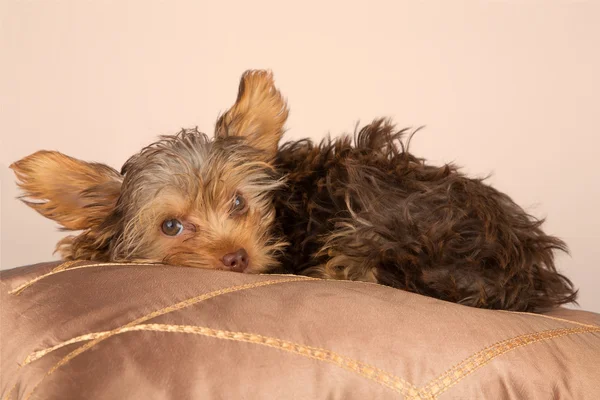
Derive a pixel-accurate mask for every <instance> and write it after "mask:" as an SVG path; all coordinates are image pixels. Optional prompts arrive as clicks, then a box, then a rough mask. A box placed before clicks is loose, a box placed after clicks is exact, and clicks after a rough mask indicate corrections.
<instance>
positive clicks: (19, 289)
mask: <svg viewBox="0 0 600 400" xmlns="http://www.w3.org/2000/svg"><path fill="white" fill-rule="evenodd" d="M75 262H76V261H75ZM69 263H71V264H72V263H74V262H71V261H67V262H66V263H63V264H61V265H59V266H58V267H56V268H54V269H53V270H52V271H50V272H48V273H45V274H43V275H40V276H37V277H35V278H33V279H31V280H29V281H27V282H25V283H23V284H22V285H20V286H18V287H16V288H15V289H13V290H11V291H10V292H8V294H14V295H16V296H18V295H19V294H21V292H22V291H23V290H25V289H27V288H28V287H29V286H31V285H33V284H34V283H36V282H38V281H40V280H42V279H44V278H47V277H49V276H51V275H55V274H58V273H60V272H64V271H72V270H74V269H81V268H91V267H115V266H125V265H141V266H146V267H147V266H155V265H160V264H136V263H107V264H86V265H77V266H75V267H72V268H69V266H70V265H71V264H69ZM65 264H68V265H66V266H65V267H64V268H63V266H64V265H65Z"/></svg>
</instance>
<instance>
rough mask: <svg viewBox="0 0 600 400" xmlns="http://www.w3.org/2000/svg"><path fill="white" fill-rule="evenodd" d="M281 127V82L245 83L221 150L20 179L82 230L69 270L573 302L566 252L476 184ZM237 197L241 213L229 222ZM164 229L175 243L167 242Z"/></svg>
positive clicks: (222, 132) (538, 305)
mask: <svg viewBox="0 0 600 400" xmlns="http://www.w3.org/2000/svg"><path fill="white" fill-rule="evenodd" d="M287 115H288V109H287V106H286V102H285V100H284V99H283V97H282V96H281V94H280V93H279V91H278V90H277V89H276V88H275V86H274V82H273V78H272V75H271V74H270V73H268V72H265V71H248V72H246V73H245V74H244V75H243V77H242V80H241V83H240V90H239V93H238V98H237V100H236V103H235V105H234V106H233V107H232V108H231V109H229V110H228V111H227V112H226V113H225V114H224V115H223V116H221V117H220V118H219V119H218V121H217V124H216V128H215V137H214V138H213V139H210V138H208V136H206V135H204V134H202V133H200V132H198V131H197V130H195V129H192V130H183V131H182V132H180V133H179V134H178V135H175V136H165V137H163V138H162V139H161V140H160V141H158V142H156V143H154V144H152V145H150V146H148V147H147V148H145V149H143V150H142V151H141V152H140V153H138V154H137V155H135V156H133V157H132V158H130V159H129V160H128V161H127V162H126V163H125V165H124V167H123V169H122V171H121V173H118V172H117V171H116V170H114V169H112V168H110V167H108V166H105V165H102V164H96V163H86V162H84V161H80V160H76V159H73V158H71V157H68V156H65V155H63V154H60V153H57V152H47V151H43V152H38V153H35V154H33V155H31V156H28V157H26V158H24V159H22V160H20V161H17V162H16V163H14V164H13V165H12V166H11V168H13V169H14V170H15V173H16V175H17V177H18V179H19V185H20V187H21V188H22V190H23V191H24V195H23V199H24V201H26V203H27V204H28V205H29V206H31V207H32V208H34V209H35V210H36V211H38V212H40V213H41V214H42V215H44V216H46V217H48V218H51V219H54V220H55V221H57V222H58V223H60V224H61V225H62V226H63V228H64V229H66V230H82V232H81V233H79V234H78V235H73V236H69V237H67V238H65V239H63V240H62V241H61V242H60V243H59V245H58V250H59V251H60V253H61V255H62V256H63V258H65V259H89V260H98V261H146V262H165V263H171V264H179V265H187V266H193V267H202V268H220V269H227V267H226V266H225V267H224V261H223V262H222V260H223V255H224V254H225V253H228V252H231V251H235V249H237V248H244V249H246V250H247V252H248V255H249V259H250V263H249V266H248V268H247V269H246V270H245V272H247V273H260V272H288V273H296V274H303V275H311V276H317V277H322V278H330V279H349V280H360V281H370V282H377V283H381V284H384V285H388V286H392V287H395V288H399V289H404V290H408V291H411V292H415V293H420V294H424V295H427V296H432V297H436V298H439V299H442V300H447V301H452V302H456V303H460V304H464V305H468V306H474V307H483V308H494V309H506V310H519V311H539V310H542V309H545V308H550V307H554V306H557V305H560V304H564V303H569V302H573V301H575V299H576V295H577V291H575V290H574V288H573V285H572V283H571V282H570V281H569V280H568V279H567V278H566V277H564V276H563V275H561V274H559V273H558V272H557V270H556V267H555V264H554V251H556V250H563V251H566V245H565V243H563V242H562V241H561V240H559V239H558V238H555V237H553V236H549V235H546V234H545V233H544V232H543V231H542V230H541V225H542V222H543V221H541V220H537V219H535V218H534V217H532V216H530V215H528V214H527V213H525V212H524V211H523V210H522V209H521V208H520V207H519V206H518V205H516V204H515V203H514V202H513V201H512V200H511V199H510V198H509V197H508V196H507V195H506V194H503V193H501V192H499V191H497V190H496V189H494V188H492V187H490V186H488V185H486V184H485V183H484V182H483V181H482V180H481V179H472V178H468V177H466V176H464V175H463V174H461V173H460V172H459V170H458V168H457V167H455V166H454V165H450V164H449V165H444V166H442V167H436V166H431V165H428V164H426V163H425V161H424V160H422V159H419V158H417V157H415V156H414V155H412V154H411V153H409V151H408V149H407V148H406V147H407V146H408V144H406V145H405V143H404V141H403V140H404V135H405V134H406V133H408V131H407V130H400V131H396V130H395V129H394V127H393V125H392V124H391V123H390V122H389V121H387V120H376V121H374V122H373V123H371V124H369V125H367V126H366V127H364V128H362V129H361V130H360V131H359V132H358V133H356V134H355V135H354V137H350V136H348V135H346V136H342V137H340V138H337V139H333V140H332V139H327V140H324V141H322V142H321V143H320V144H318V145H317V144H314V143H312V142H311V141H310V140H301V141H296V142H289V143H286V144H284V145H282V146H280V147H278V143H279V140H280V138H281V136H282V135H283V132H284V124H285V121H286V118H287ZM406 142H407V143H408V142H410V139H408V140H406ZM283 177H285V181H286V184H284V183H283V182H284V181H283ZM240 193H241V194H243V197H244V198H245V199H246V202H247V205H248V206H247V210H246V211H245V212H244V213H243V214H239V213H232V211H231V204H232V200H233V199H234V198H235V197H236V196H238V195H239V194H240ZM169 218H178V219H179V220H181V222H182V223H183V226H184V227H185V229H184V230H183V232H182V234H181V235H179V236H176V237H167V236H165V235H164V234H161V230H160V226H161V224H162V222H163V221H165V220H166V219H169ZM286 246H287V247H286ZM284 249H285V251H282V250H284Z"/></svg>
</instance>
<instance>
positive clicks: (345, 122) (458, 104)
mask: <svg viewBox="0 0 600 400" xmlns="http://www.w3.org/2000/svg"><path fill="white" fill-rule="evenodd" d="M599 20H600V2H594V1H574V0H573V1H566V0H565V1H550V0H544V1H526V2H525V1H520V0H514V1H509V0H507V1H453V2H449V1H448V2H445V1H429V2H427V1H423V2H401V1H368V2H364V1H363V2H349V1H328V2H327V1H313V0H311V1H303V2H296V3H292V2H283V1H262V0H258V1H238V2H226V1H211V2H208V1H146V0H144V1H123V0H119V1H94V2H92V1H57V0H55V1H43V0H38V1H6V0H0V23H1V24H0V68H1V74H0V80H1V88H0V96H1V103H0V113H1V118H0V135H1V143H0V172H1V178H2V186H1V201H2V204H1V213H0V215H1V218H2V229H1V232H0V234H1V236H0V237H1V239H0V240H1V256H0V257H1V266H2V268H12V267H16V266H20V265H24V264H31V263H34V262H39V261H46V260H50V259H53V258H54V256H53V255H52V252H53V250H54V246H55V244H56V242H57V241H58V240H59V239H60V238H61V237H63V236H64V235H65V234H64V233H61V232H59V231H58V230H57V225H56V224H55V223H53V222H52V221H49V220H46V219H44V218H43V217H41V216H39V215H37V214H36V213H35V212H34V211H32V210H31V209H29V208H27V207H26V206H25V205H23V204H21V203H20V202H19V201H17V200H15V197H16V196H17V190H16V186H15V184H14V176H13V174H12V171H10V170H9V169H8V165H9V164H10V163H11V162H13V161H16V160H17V159H19V158H21V157H24V156H26V155H28V154H30V153H33V152H35V151H37V150H40V149H48V150H59V151H61V152H63V153H66V154H68V155H71V156H74V157H77V158H81V159H83V160H87V161H101V162H105V163H107V164H109V165H111V166H113V167H115V168H117V169H119V168H120V166H121V165H122V164H123V162H124V161H125V160H126V159H127V158H128V157H129V156H131V155H132V154H134V153H135V152H137V151H138V150H140V149H141V148H142V146H145V145H147V144H149V143H151V142H152V141H154V140H155V139H156V138H157V136H158V135H160V134H167V133H175V132H177V131H178V130H179V129H180V128H182V127H193V126H198V127H199V128H200V129H201V130H204V131H205V132H212V130H213V127H214V122H215V120H216V118H217V115H218V114H219V112H221V111H224V110H225V109H226V108H227V107H229V106H230V105H231V104H233V101H234V100H235V96H236V94H237V85H238V80H239V78H240V76H241V74H242V72H243V71H244V70H246V69H250V68H269V69H271V70H273V72H274V74H275V78H276V81H277V84H278V86H279V88H280V89H281V91H282V92H283V93H284V94H285V96H286V97H287V98H288V100H289V105H290V107H291V115H290V119H289V122H288V128H289V131H288V133H287V138H290V139H291V138H301V137H306V136H310V137H312V138H321V137H323V136H325V135H326V134H327V133H328V132H330V133H331V134H333V135H335V134H339V133H342V132H344V131H352V130H353V129H354V126H355V124H356V123H357V122H358V121H361V122H362V123H367V122H369V121H371V120H372V119H373V118H375V117H379V116H390V117H393V118H394V119H395V121H396V122H397V123H398V125H399V126H413V127H416V126H420V125H426V129H425V130H423V131H421V132H420V133H419V134H418V135H417V136H415V138H414V140H413V143H412V147H411V149H412V150H413V151H414V152H415V153H416V154H417V155H419V156H423V157H425V158H427V159H429V160H431V161H432V162H436V163H442V162H449V161H455V162H456V163H458V164H459V165H462V166H464V168H465V170H466V171H467V172H469V173H470V174H473V175H476V176H484V175H487V174H489V173H493V176H492V177H491V178H490V180H489V182H491V183H492V184H493V185H494V186H496V187H497V188H499V189H500V190H502V191H504V192H506V193H508V194H509V195H511V196H512V197H513V199H514V200H515V201H517V202H518V203H519V204H521V205H522V206H523V207H524V208H525V209H527V210H528V211H529V212H531V213H532V214H534V215H536V216H539V217H547V222H546V224H545V229H546V230H547V231H548V232H550V233H552V234H556V235H558V236H560V237H562V238H563V239H564V240H566V241H567V243H568V244H569V246H570V249H571V255H570V256H566V255H560V256H559V260H558V264H559V265H560V268H561V270H562V271H563V272H564V273H565V274H566V275H568V276H569V277H571V278H572V279H573V281H574V282H575V284H576V285H577V286H578V287H579V288H580V304H581V306H582V307H583V308H585V309H588V310H592V311H597V312H600V290H599V289H598V287H599V283H600V268H599V267H598V266H597V264H598V261H599V260H600V244H599V242H600V235H599V233H598V230H599V228H600V216H599V206H600V172H599V167H598V160H597V157H596V155H597V153H598V148H599V147H600V139H599V138H598V135H599V133H600V129H599V128H600V122H599V121H600V107H599V104H600V102H599V100H600V98H599V97H600V96H599V93H600V77H599V75H600V50H599V49H600V24H599V23H598V21H599Z"/></svg>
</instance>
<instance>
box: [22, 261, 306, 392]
mask: <svg viewBox="0 0 600 400" xmlns="http://www.w3.org/2000/svg"><path fill="white" fill-rule="evenodd" d="M74 268H77V267H74ZM308 280H312V279H311V278H308V277H304V276H301V277H300V276H295V277H294V278H289V279H276V280H269V281H262V282H254V283H247V284H244V285H238V286H231V287H228V288H225V289H220V290H216V291H213V292H210V293H206V294H202V295H199V296H196V297H192V298H189V299H186V300H183V301H181V302H179V303H177V304H174V305H171V306H168V307H164V308H161V309H160V310H156V311H153V312H151V313H150V314H146V315H144V316H142V317H140V318H137V319H136V320H134V321H131V322H129V323H127V324H125V325H123V326H120V327H119V328H116V329H113V330H111V331H107V332H108V333H107V334H106V335H102V336H99V337H97V338H95V339H93V340H92V341H90V342H88V343H86V344H84V345H82V346H81V347H78V348H77V349H75V350H73V351H72V352H70V353H69V354H67V355H66V356H65V357H63V358H62V359H61V360H60V361H59V362H58V363H56V364H55V365H54V366H53V367H52V368H50V369H49V370H48V371H47V372H46V374H45V375H44V376H43V377H42V379H41V380H40V381H39V382H38V383H37V384H36V385H35V386H34V387H33V389H31V392H29V394H28V395H27V396H26V397H25V399H29V398H30V397H31V395H32V394H33V392H34V391H35V390H36V389H37V387H38V386H39V385H40V384H41V383H42V382H43V380H44V378H45V377H47V376H50V375H51V374H52V373H54V371H56V370H57V369H58V368H60V367H61V366H63V365H64V364H66V363H68V362H69V361H70V360H71V359H73V358H75V357H77V356H78V355H79V354H81V353H83V352H85V351H87V350H88V349H90V348H91V347H93V346H95V345H96V344H98V343H99V342H101V341H102V340H104V339H107V338H109V337H110V336H112V335H114V334H115V331H118V330H119V329H122V328H125V327H128V326H133V325H138V324H140V323H142V322H144V321H148V320H149V319H152V318H155V317H158V316H161V315H164V314H167V313H170V312H172V311H177V310H180V309H182V308H185V307H188V306H190V305H192V304H195V303H198V302H200V301H204V300H208V299H210V298H213V297H216V296H220V295H223V294H227V293H232V292H237V291H240V290H246V289H254V288H257V287H261V286H269V285H273V284H276V283H287V282H297V281H308Z"/></svg>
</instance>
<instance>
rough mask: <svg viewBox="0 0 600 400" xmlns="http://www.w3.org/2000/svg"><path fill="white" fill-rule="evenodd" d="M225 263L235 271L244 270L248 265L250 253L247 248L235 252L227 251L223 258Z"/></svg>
mask: <svg viewBox="0 0 600 400" xmlns="http://www.w3.org/2000/svg"><path fill="white" fill-rule="evenodd" d="M221 261H222V262H223V265H224V266H225V267H227V268H228V269H230V270H232V271H234V272H244V270H245V269H246V268H247V267H248V262H249V261H250V260H249V259H248V253H247V252H246V250H245V249H239V250H238V251H235V252H233V253H227V254H225V255H224V256H223V258H222V259H221Z"/></svg>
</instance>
